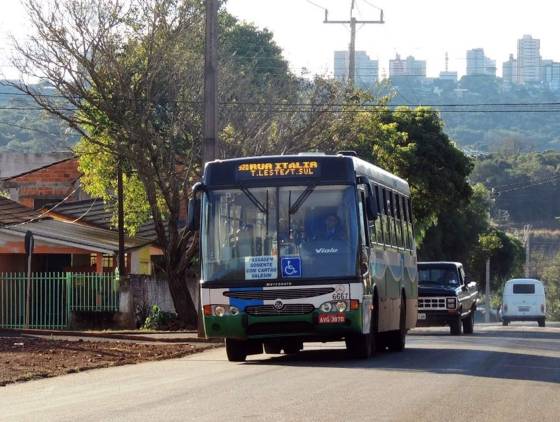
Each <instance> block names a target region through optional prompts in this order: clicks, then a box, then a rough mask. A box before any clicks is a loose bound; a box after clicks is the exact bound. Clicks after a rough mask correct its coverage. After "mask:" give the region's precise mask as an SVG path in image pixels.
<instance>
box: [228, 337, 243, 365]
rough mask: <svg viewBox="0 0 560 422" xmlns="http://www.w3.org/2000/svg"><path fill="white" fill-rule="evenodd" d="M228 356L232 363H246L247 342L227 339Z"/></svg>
mask: <svg viewBox="0 0 560 422" xmlns="http://www.w3.org/2000/svg"><path fill="white" fill-rule="evenodd" d="M226 355H227V358H228V360H229V361H230V362H245V359H247V342H246V341H244V340H236V339H233V338H226Z"/></svg>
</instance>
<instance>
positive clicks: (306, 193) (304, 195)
mask: <svg viewBox="0 0 560 422" xmlns="http://www.w3.org/2000/svg"><path fill="white" fill-rule="evenodd" d="M316 187H317V185H309V186H307V187H306V188H305V190H304V191H303V192H302V193H301V195H300V196H298V198H297V199H296V202H294V205H292V206H290V209H289V213H290V214H295V213H296V212H298V210H299V209H300V208H301V206H302V205H303V203H304V202H305V201H306V200H307V198H309V195H311V193H313V191H314V190H315V188H316ZM290 193H291V191H290Z"/></svg>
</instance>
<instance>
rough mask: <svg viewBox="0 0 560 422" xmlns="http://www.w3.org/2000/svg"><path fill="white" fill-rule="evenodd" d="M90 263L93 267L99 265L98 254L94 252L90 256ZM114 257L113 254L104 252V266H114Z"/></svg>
mask: <svg viewBox="0 0 560 422" xmlns="http://www.w3.org/2000/svg"><path fill="white" fill-rule="evenodd" d="M89 263H90V265H91V266H92V267H95V266H96V265H97V254H94V253H92V254H91V255H90V256H89ZM113 264H114V257H113V255H108V254H105V253H104V254H103V268H113Z"/></svg>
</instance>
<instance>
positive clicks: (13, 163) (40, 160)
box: [0, 152, 73, 178]
mask: <svg viewBox="0 0 560 422" xmlns="http://www.w3.org/2000/svg"><path fill="white" fill-rule="evenodd" d="M72 155H73V154H72V153H71V152H49V153H40V154H31V153H29V154H28V153H25V154H24V153H17V152H2V153H0V178H4V177H12V176H16V175H18V174H21V173H25V172H27V171H30V170H33V169H37V168H39V167H43V166H46V165H48V164H52V163H55V162H57V161H60V160H64V159H65V158H70V157H72Z"/></svg>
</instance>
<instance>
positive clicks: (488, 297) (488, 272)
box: [484, 257, 490, 322]
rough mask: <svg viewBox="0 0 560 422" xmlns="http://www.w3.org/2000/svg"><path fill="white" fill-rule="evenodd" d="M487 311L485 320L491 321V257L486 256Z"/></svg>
mask: <svg viewBox="0 0 560 422" xmlns="http://www.w3.org/2000/svg"><path fill="white" fill-rule="evenodd" d="M484 294H485V295H486V301H485V302H486V312H485V313H484V322H490V257H488V258H486V288H485V292H484Z"/></svg>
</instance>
